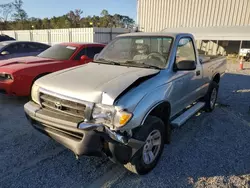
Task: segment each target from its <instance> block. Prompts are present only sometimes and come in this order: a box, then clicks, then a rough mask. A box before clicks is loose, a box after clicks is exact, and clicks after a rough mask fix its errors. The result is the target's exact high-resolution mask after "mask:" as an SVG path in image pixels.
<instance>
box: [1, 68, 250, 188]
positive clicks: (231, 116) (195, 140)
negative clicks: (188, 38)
mask: <svg viewBox="0 0 250 188" xmlns="http://www.w3.org/2000/svg"><path fill="white" fill-rule="evenodd" d="M237 69H238V64H233V63H229V64H228V71H227V73H226V74H225V76H224V77H223V78H222V80H221V84H220V93H219V99H218V104H217V108H216V109H215V110H214V112H212V113H200V114H198V115H197V116H196V117H193V118H191V119H190V120H189V121H188V122H187V123H186V124H185V125H184V126H182V127H180V128H178V129H175V130H174V131H173V136H172V144H170V145H166V146H165V149H164V152H163V155H162V157H161V160H160V161H159V164H158V165H157V167H156V168H155V169H154V171H152V172H151V173H149V174H148V175H145V176H136V175H134V174H131V173H129V172H127V171H126V170H125V169H124V168H123V167H121V166H119V165H115V164H113V163H111V162H109V160H107V159H106V158H96V157H82V158H81V160H79V161H77V160H76V159H75V158H74V155H73V154H72V153H71V152H70V151H69V150H67V149H65V148H64V147H62V146H60V145H59V144H57V143H56V142H54V141H52V140H50V139H49V138H47V137H46V136H43V135H41V134H40V133H38V132H36V131H35V130H34V129H33V128H32V127H31V126H30V125H29V124H28V123H27V121H26V119H25V117H24V113H23V104H24V103H25V102H26V101H27V99H25V98H24V99H23V98H13V97H6V96H0V104H1V106H0V109H1V113H0V126H1V127H0V187H8V188H11V187H15V188H16V187H36V188H38V187H140V188H141V187H250V109H249V106H250V63H248V64H245V70H243V71H239V70H237Z"/></svg>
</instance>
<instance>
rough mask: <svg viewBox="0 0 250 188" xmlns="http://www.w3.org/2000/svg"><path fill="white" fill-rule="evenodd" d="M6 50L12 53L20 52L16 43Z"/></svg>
mask: <svg viewBox="0 0 250 188" xmlns="http://www.w3.org/2000/svg"><path fill="white" fill-rule="evenodd" d="M4 51H8V52H9V53H10V54H14V53H18V46H17V45H16V44H10V45H9V46H7V47H6V48H5V49H4Z"/></svg>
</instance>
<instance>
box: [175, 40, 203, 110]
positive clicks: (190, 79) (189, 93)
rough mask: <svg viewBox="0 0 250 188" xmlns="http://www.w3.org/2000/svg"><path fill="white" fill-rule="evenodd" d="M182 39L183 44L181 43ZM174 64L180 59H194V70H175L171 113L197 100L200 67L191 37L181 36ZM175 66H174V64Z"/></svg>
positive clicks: (200, 74)
mask: <svg viewBox="0 0 250 188" xmlns="http://www.w3.org/2000/svg"><path fill="white" fill-rule="evenodd" d="M183 41H185V42H184V44H183ZM175 59H176V60H175V65H176V64H177V63H178V62H180V61H195V63H196V68H195V69H194V70H178V69H176V70H175V75H174V81H173V89H174V91H173V93H174V96H173V100H172V101H173V109H174V111H173V114H176V113H179V112H180V111H181V110H183V109H185V108H186V107H187V106H188V105H190V104H192V103H193V102H195V101H196V100H197V97H198V88H199V87H201V85H202V84H201V78H202V72H201V71H202V69H201V65H200V63H199V62H198V61H197V58H196V53H195V48H194V44H193V41H192V39H191V38H189V37H185V38H181V39H180V41H179V45H178V48H177V52H176V58H175ZM175 67H176V66H175Z"/></svg>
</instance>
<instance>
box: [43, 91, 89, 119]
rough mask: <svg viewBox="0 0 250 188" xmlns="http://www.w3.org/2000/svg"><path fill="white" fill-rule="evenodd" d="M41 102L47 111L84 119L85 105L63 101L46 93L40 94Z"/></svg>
mask: <svg viewBox="0 0 250 188" xmlns="http://www.w3.org/2000/svg"><path fill="white" fill-rule="evenodd" d="M40 102H41V104H42V106H43V108H45V109H46V108H47V109H49V110H55V111H58V112H61V113H64V114H66V115H70V116H74V117H78V118H81V119H84V112H85V109H86V105H85V104H81V103H77V102H72V101H69V100H65V99H61V98H58V97H55V96H52V95H48V94H45V93H40Z"/></svg>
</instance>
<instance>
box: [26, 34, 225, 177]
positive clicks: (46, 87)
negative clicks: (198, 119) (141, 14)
mask: <svg viewBox="0 0 250 188" xmlns="http://www.w3.org/2000/svg"><path fill="white" fill-rule="evenodd" d="M225 69H226V58H225V57H222V56H204V55H202V56H199V55H198V50H197V49H196V45H195V41H194V38H193V35H191V34H188V33H165V32H161V33H129V34H124V35H120V36H118V37H116V38H115V39H114V40H113V41H111V42H110V43H109V44H108V45H107V46H106V47H105V48H104V49H103V50H102V51H101V53H100V54H97V55H96V56H95V60H94V61H93V62H91V63H88V64H86V65H82V66H78V67H74V68H70V69H66V70H62V71H58V72H55V73H52V74H49V75H47V76H44V77H42V78H40V79H38V80H37V81H36V82H35V83H34V85H33V87H32V100H31V101H30V102H28V103H26V104H25V106H24V109H25V112H26V116H27V119H28V120H29V121H30V123H31V124H32V125H33V127H34V128H36V129H37V130H39V131H41V132H42V133H45V134H46V135H48V136H49V137H51V138H52V139H54V140H56V141H57V142H59V143H61V144H62V145H64V146H65V147H67V148H69V149H70V150H72V151H73V152H74V153H75V155H76V156H77V157H78V156H81V155H88V156H103V155H105V156H108V157H109V158H110V160H112V161H113V162H116V163H120V164H123V165H124V166H125V167H126V168H127V169H129V170H130V171H132V172H134V173H137V174H141V175H142V174H146V173H148V172H149V171H151V170H152V169H153V168H154V167H155V166H156V164H157V162H158V160H159V158H160V156H161V153H162V151H163V149H164V144H166V143H170V135H171V130H172V127H176V126H181V125H182V124H184V123H185V122H186V121H187V120H188V119H189V118H190V117H191V116H193V115H194V114H196V113H197V112H198V111H199V110H204V111H208V112H211V111H212V110H213V109H214V107H215V103H216V99H217V93H218V88H219V83H220V78H221V76H222V75H223V74H224V72H225Z"/></svg>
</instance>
